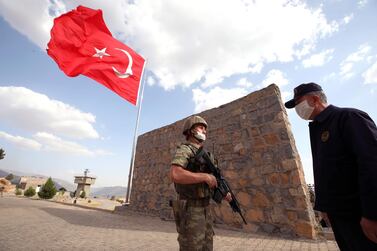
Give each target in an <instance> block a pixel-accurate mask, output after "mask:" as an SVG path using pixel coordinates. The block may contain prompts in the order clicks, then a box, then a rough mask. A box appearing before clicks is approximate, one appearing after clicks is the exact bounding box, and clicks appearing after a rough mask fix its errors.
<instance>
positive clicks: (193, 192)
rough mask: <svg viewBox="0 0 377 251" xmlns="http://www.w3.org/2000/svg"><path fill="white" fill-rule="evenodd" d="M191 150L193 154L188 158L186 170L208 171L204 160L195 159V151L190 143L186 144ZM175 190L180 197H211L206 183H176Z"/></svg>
mask: <svg viewBox="0 0 377 251" xmlns="http://www.w3.org/2000/svg"><path fill="white" fill-rule="evenodd" d="M187 146H188V147H189V148H190V149H191V150H192V152H193V154H194V156H192V157H191V158H190V159H189V163H188V165H187V167H186V170H187V171H190V172H193V173H208V171H206V168H205V163H204V161H203V162H201V161H200V160H196V159H195V154H196V151H194V150H193V149H192V148H191V146H190V145H187ZM175 190H176V191H177V193H178V194H179V197H180V198H181V199H203V198H210V197H211V189H210V188H209V186H208V185H207V183H205V182H202V183H197V184H176V183H175Z"/></svg>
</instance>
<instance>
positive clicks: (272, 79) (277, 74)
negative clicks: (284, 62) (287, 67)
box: [262, 69, 288, 88]
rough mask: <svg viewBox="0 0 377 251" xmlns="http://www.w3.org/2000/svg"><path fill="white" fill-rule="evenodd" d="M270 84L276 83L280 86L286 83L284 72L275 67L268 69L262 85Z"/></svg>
mask: <svg viewBox="0 0 377 251" xmlns="http://www.w3.org/2000/svg"><path fill="white" fill-rule="evenodd" d="M270 84H276V85H277V86H279V87H280V88H281V87H282V86H284V85H287V84H288V80H287V79H286V78H285V74H284V73H283V72H282V71H280V70H277V69H273V70H270V71H269V72H268V73H267V75H266V78H265V79H264V80H263V81H262V86H263V87H266V86H268V85H270Z"/></svg>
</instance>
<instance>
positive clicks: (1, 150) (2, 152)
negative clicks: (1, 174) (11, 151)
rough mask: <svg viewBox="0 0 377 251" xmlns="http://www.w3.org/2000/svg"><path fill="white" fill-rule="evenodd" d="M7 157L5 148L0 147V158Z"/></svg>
mask: <svg viewBox="0 0 377 251" xmlns="http://www.w3.org/2000/svg"><path fill="white" fill-rule="evenodd" d="M4 157H5V151H4V150H3V148H0V159H4Z"/></svg>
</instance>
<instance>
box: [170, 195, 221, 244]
mask: <svg viewBox="0 0 377 251" xmlns="http://www.w3.org/2000/svg"><path fill="white" fill-rule="evenodd" d="M173 211H174V218H175V223H176V227H177V232H178V243H179V250H180V251H212V250H213V235H214V232H213V221H212V215H211V211H210V207H209V206H205V207H197V206H190V205H188V204H187V201H185V200H177V201H174V202H173Z"/></svg>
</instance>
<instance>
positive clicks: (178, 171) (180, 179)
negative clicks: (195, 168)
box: [170, 165, 217, 187]
mask: <svg viewBox="0 0 377 251" xmlns="http://www.w3.org/2000/svg"><path fill="white" fill-rule="evenodd" d="M170 179H171V180H172V181H173V182H174V183H178V184H197V183H202V182H205V183H207V184H208V186H209V187H216V186H217V181H216V178H215V177H214V176H213V175H211V174H208V173H193V172H190V171H187V170H185V169H183V168H182V167H181V166H178V165H171V167H170Z"/></svg>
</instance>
